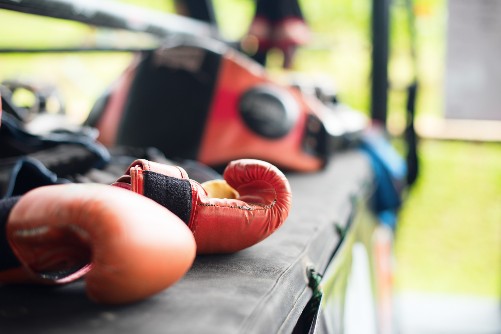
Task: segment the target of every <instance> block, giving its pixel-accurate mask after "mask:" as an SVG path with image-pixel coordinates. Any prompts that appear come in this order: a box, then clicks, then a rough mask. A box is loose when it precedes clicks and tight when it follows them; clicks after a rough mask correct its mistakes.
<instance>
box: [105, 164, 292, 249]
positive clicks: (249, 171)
mask: <svg viewBox="0 0 501 334" xmlns="http://www.w3.org/2000/svg"><path fill="white" fill-rule="evenodd" d="M223 177H224V180H211V181H208V182H204V183H202V184H200V183H198V182H196V181H194V180H191V179H189V176H188V174H187V173H186V171H185V170H184V169H183V168H181V167H177V166H169V165H162V164H158V163H154V162H150V161H147V160H136V161H135V162H133V163H132V165H131V166H130V167H129V168H128V170H127V172H126V175H124V176H122V177H121V178H119V179H118V180H117V182H115V183H114V185H115V186H118V187H122V188H125V189H130V190H132V191H133V192H136V193H138V194H142V195H144V196H146V197H149V198H151V199H153V200H154V201H156V202H158V203H160V204H162V205H163V206H165V207H166V208H168V209H169V210H171V211H172V212H173V213H175V214H176V215H177V216H178V217H179V218H181V219H182V220H183V221H184V222H185V223H186V224H187V225H188V227H189V228H190V229H191V231H192V232H193V235H194V236H195V241H196V244H197V253H198V254H213V253H232V252H236V251H239V250H242V249H244V248H247V247H250V246H252V245H254V244H256V243H258V242H260V241H261V240H263V239H264V238H266V237H268V236H269V235H270V234H272V233H273V232H274V231H275V230H276V229H277V228H279V227H280V226H281V225H282V223H283V222H284V221H285V219H286V218H287V215H288V213H289V209H290V206H291V190H290V186H289V183H288V181H287V179H286V177H285V176H284V174H283V173H282V172H281V171H280V170H279V169H278V168H277V167H275V166H273V165H272V164H270V163H268V162H264V161H261V160H253V159H242V160H236V161H232V162H230V163H229V164H228V166H227V167H226V169H225V170H224V174H223Z"/></svg>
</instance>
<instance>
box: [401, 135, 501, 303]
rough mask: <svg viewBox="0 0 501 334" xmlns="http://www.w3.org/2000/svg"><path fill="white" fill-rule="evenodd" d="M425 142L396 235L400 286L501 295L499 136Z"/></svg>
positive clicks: (500, 171) (500, 169) (437, 290)
mask: <svg viewBox="0 0 501 334" xmlns="http://www.w3.org/2000/svg"><path fill="white" fill-rule="evenodd" d="M420 147H421V153H422V155H421V159H422V171H421V176H420V179H419V181H418V183H417V184H416V186H415V188H413V189H412V191H411V193H410V195H409V197H408V201H407V202H406V203H405V205H404V208H403V210H402V212H401V217H400V221H401V222H400V225H399V228H398V233H397V238H396V254H397V283H398V285H397V286H398V288H399V289H400V290H418V291H433V292H450V293H465V294H477V295H486V296H497V297H501V284H500V283H501V143H496V144H487V143H484V144H481V143H465V142H437V141H423V142H422V143H421V146H420Z"/></svg>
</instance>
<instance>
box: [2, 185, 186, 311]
mask: <svg viewBox="0 0 501 334" xmlns="http://www.w3.org/2000/svg"><path fill="white" fill-rule="evenodd" d="M6 225H7V226H6V232H7V233H6V234H7V240H8V242H9V244H10V247H11V249H12V251H13V253H14V254H15V257H16V258H17V259H18V260H19V262H21V264H22V267H18V268H11V269H9V270H4V271H0V283H46V284H62V283H68V282H71V281H74V280H76V279H78V278H80V277H82V276H83V275H85V282H86V291H87V294H88V296H89V297H90V298H91V299H93V300H94V301H97V302H101V303H107V304H120V303H128V302H134V301H137V300H140V299H143V298H146V297H148V296H151V295H153V294H155V293H157V292H160V291H161V290H163V289H165V288H167V287H169V286H170V285H172V284H174V283H175V282H176V281H177V280H179V279H180V278H181V277H182V276H183V275H184V274H185V273H186V272H187V270H188V269H189V268H190V267H191V265H192V263H193V260H194V257H195V252H196V251H195V248H196V245H195V242H194V239H193V235H192V234H191V232H190V231H189V229H188V228H186V225H185V224H183V222H182V221H181V220H180V219H179V218H178V217H176V216H175V215H174V214H172V213H171V212H169V211H168V210H166V209H165V208H163V207H162V206H160V205H158V204H157V203H155V202H153V201H151V200H149V199H147V198H144V197H142V196H137V195H135V194H133V193H131V192H128V191H124V190H122V189H117V188H115V187H111V186H107V185H98V184H92V185H91V184H85V185H83V184H65V185H56V186H46V187H40V188H37V189H34V190H32V191H30V192H28V193H27V194H26V195H24V196H22V197H21V199H20V200H19V201H18V202H17V203H16V204H15V205H14V206H13V208H12V211H11V212H10V214H9V216H8V220H7V224H6ZM4 247H5V245H4Z"/></svg>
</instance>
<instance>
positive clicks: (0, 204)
mask: <svg viewBox="0 0 501 334" xmlns="http://www.w3.org/2000/svg"><path fill="white" fill-rule="evenodd" d="M19 199H20V197H10V198H7V199H3V200H0V271H2V270H7V269H12V268H15V267H18V266H19V265H20V263H19V261H18V260H17V258H16V256H15V255H14V253H13V252H12V249H11V248H10V245H9V242H8V241H7V231H6V226H7V221H8V218H9V214H10V212H11V211H12V208H13V207H14V205H15V204H16V203H17V202H18V201H19Z"/></svg>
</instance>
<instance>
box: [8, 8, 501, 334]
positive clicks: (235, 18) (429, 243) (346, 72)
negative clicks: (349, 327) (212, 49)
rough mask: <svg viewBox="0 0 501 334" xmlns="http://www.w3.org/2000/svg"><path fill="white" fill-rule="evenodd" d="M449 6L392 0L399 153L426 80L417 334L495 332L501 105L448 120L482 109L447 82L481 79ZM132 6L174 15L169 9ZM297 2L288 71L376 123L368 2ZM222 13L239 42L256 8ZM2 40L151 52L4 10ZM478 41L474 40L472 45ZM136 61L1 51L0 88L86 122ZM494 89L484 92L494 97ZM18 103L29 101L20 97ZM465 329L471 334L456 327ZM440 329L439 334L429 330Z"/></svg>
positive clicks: (500, 296)
mask: <svg viewBox="0 0 501 334" xmlns="http://www.w3.org/2000/svg"><path fill="white" fill-rule="evenodd" d="M451 1H452V2H451V3H448V2H447V1H445V0H415V1H413V2H408V1H405V0H394V1H393V2H392V3H391V14H390V22H391V24H390V54H389V59H390V60H389V79H390V90H389V100H388V101H389V106H388V129H389V131H390V133H391V134H392V135H393V136H394V138H395V141H394V143H395V146H396V147H400V148H401V147H402V142H401V137H402V133H403V131H404V128H405V126H406V98H407V91H406V88H407V86H408V85H409V84H410V83H412V81H413V80H414V78H415V76H417V79H418V82H419V91H418V97H417V106H416V108H417V109H416V129H417V132H418V135H419V137H420V141H419V146H418V150H419V151H418V152H419V158H420V174H419V178H418V180H417V182H416V184H415V185H414V186H413V187H412V188H411V189H409V191H408V193H407V194H406V201H405V204H404V206H403V208H402V210H401V212H400V214H399V223H398V226H397V230H396V238H395V254H396V257H395V268H396V272H395V273H396V274H395V284H396V290H397V296H398V297H399V298H398V300H400V301H401V304H400V307H397V309H398V310H399V311H400V312H402V317H401V319H402V320H401V321H403V322H405V323H404V324H403V326H404V327H405V326H407V324H410V325H408V326H414V327H413V328H414V332H415V333H420V332H421V333H426V332H427V331H428V332H437V333H439V332H442V331H440V328H441V327H440V326H442V328H445V329H448V330H449V332H457V333H460V332H461V333H463V332H464V333H499V330H500V327H497V326H499V323H500V322H501V320H500V319H501V312H500V305H501V304H500V302H499V301H500V300H501V128H500V126H499V123H500V122H501V106H499V105H498V106H497V117H498V118H497V120H496V119H495V118H496V115H494V116H493V117H491V119H486V118H489V117H485V116H479V117H474V116H473V117H470V119H469V120H464V119H461V120H460V119H459V118H455V117H450V115H447V108H448V107H450V106H451V105H458V104H459V105H461V104H463V103H464V104H468V105H481V101H480V100H479V99H478V97H477V96H473V95H467V94H462V93H461V92H458V93H455V91H454V87H456V88H457V85H456V86H454V85H451V83H450V82H447V78H448V77H449V78H452V79H451V80H455V81H452V83H455V82H457V80H458V79H457V78H458V76H459V77H465V80H470V79H471V80H475V78H476V77H475V72H474V71H470V72H468V73H467V68H466V67H462V68H463V69H464V72H465V73H464V75H463V73H462V70H461V68H459V71H458V70H457V69H458V67H457V66H456V67H453V66H452V67H448V66H450V64H451V63H453V62H454V61H455V59H456V58H455V56H454V52H459V53H461V52H463V51H461V50H458V49H454V48H451V49H450V51H449V52H450V53H449V54H448V53H447V50H448V49H447V45H448V40H449V43H451V40H452V39H451V37H450V36H449V37H448V33H449V32H450V30H448V29H450V27H451V22H452V17H451V6H450V5H451V4H452V3H453V2H454V1H456V3H457V2H458V1H459V2H460V0H451ZM486 1H487V2H489V6H490V7H489V8H491V10H493V11H494V13H493V12H492V11H491V12H490V13H489V11H485V9H484V11H483V12H481V13H480V14H482V13H483V14H482V15H483V16H481V18H482V20H483V21H482V22H485V20H486V17H487V16H489V14H490V15H491V16H493V15H494V16H495V15H497V17H500V15H501V11H500V10H501V1H497V0H486ZM126 2H128V3H134V4H138V5H141V6H146V7H150V8H154V9H158V10H161V11H166V12H171V13H172V12H174V5H173V2H172V1H171V0H141V1H140V0H128V1H126ZM463 2H464V1H463ZM300 3H301V6H302V8H303V11H304V14H305V18H306V20H307V22H308V24H309V26H310V28H311V30H312V40H311V41H310V42H309V43H308V44H307V45H305V46H303V47H301V48H300V49H299V51H298V54H297V57H296V59H295V63H294V67H293V69H292V70H293V71H295V72H300V73H305V74H308V75H310V76H312V77H315V78H319V79H321V80H325V81H326V82H327V83H328V84H329V85H332V86H334V87H336V89H337V92H338V96H339V98H340V100H341V101H342V102H344V103H346V104H348V105H350V106H351V107H353V108H355V109H358V110H360V111H361V112H363V113H366V114H369V112H370V104H371V100H370V83H371V81H370V75H371V66H372V65H371V50H372V44H371V31H370V30H371V13H372V8H371V5H372V2H371V1H367V0H337V1H332V0H315V1H306V0H303V1H300ZM497 4H499V5H497ZM409 5H410V6H411V13H412V15H409V10H408V7H407V6H409ZM214 7H215V13H216V18H217V21H218V24H219V26H220V28H221V31H222V33H223V35H224V36H225V37H227V38H228V39H230V40H238V39H240V38H241V37H242V36H243V35H244V34H245V33H246V32H247V30H248V27H249V24H250V22H251V20H252V16H253V14H254V2H253V1H251V0H231V1H228V0H225V1H223V0H214ZM456 9H457V8H456ZM496 13H497V14H496ZM458 15H459V14H458ZM498 21H499V20H498ZM454 22H455V29H459V28H461V27H463V28H464V29H470V28H471V29H474V28H475V27H474V26H472V27H469V26H468V25H467V24H471V22H469V23H467V22H466V21H463V22H461V20H460V21H459V22H458V21H454ZM493 25H494V26H493ZM499 27H500V25H499V24H498V25H496V23H492V22H491V26H487V27H484V29H488V31H489V29H490V30H492V29H494V30H495V29H498V30H496V31H497V32H498V33H501V29H499ZM0 31H1V34H0V48H3V49H8V48H35V47H40V48H44V47H67V46H76V47H79V46H85V45H111V46H117V47H128V46H130V45H134V46H136V47H137V46H148V45H150V43H151V40H150V38H149V37H148V36H146V35H144V36H141V35H138V34H131V33H127V32H117V31H111V30H107V29H96V28H93V27H89V26H86V25H83V24H79V23H76V22H67V21H62V20H57V19H49V18H43V17H37V16H33V15H27V14H22V13H15V12H10V11H5V10H0ZM489 36H490V38H493V37H494V40H492V43H491V42H490V41H491V40H490V39H487V41H488V42H487V44H493V45H494V46H497V49H493V50H497V57H498V58H499V55H500V54H501V45H499V40H500V39H499V36H500V35H499V34H497V35H495V34H491V35H488V36H486V38H488V37H489ZM496 36H497V40H496ZM465 38H467V37H465ZM471 43H473V41H466V42H465V45H471ZM449 45H450V44H449ZM413 46H414V47H415V50H414V52H415V53H413ZM459 53H458V54H459ZM494 55H495V53H494ZM473 59H475V58H473ZM130 60H131V55H130V54H129V53H127V52H107V53H102V52H85V53H40V54H29V53H0V81H3V80H6V79H20V78H21V79H29V80H31V79H34V80H42V81H44V82H47V83H50V84H52V85H54V86H55V87H57V89H58V90H59V91H60V93H61V96H62V99H63V101H64V104H65V107H66V110H67V112H68V114H69V116H70V117H71V118H72V120H73V121H75V122H81V121H83V120H84V119H85V118H86V116H87V114H88V113H89V111H90V109H91V107H92V105H93V103H94V101H95V100H96V99H97V97H98V96H99V95H100V94H101V93H102V92H103V91H104V90H105V89H106V87H107V86H108V85H110V84H111V83H112V82H113V80H114V79H115V78H117V76H118V75H119V74H120V73H121V71H122V70H123V69H124V68H125V67H126V66H127V65H128V64H129V62H130ZM268 60H269V61H268V64H267V67H268V69H269V71H270V73H271V74H277V75H280V73H281V72H282V71H283V69H282V68H281V66H280V64H281V54H279V53H278V52H277V53H276V54H273V53H272V54H271V55H270V56H269V59H268ZM473 61H476V60H473ZM482 61H485V59H483V58H481V57H479V58H478V62H482ZM498 66H499V64H498ZM499 67H500V68H501V66H499ZM448 70H449V71H451V70H455V71H454V72H448ZM500 73H501V72H500V70H499V69H496V67H494V68H492V72H490V75H493V76H497V77H495V78H494V79H495V80H497V81H492V82H499V83H501V81H500V80H501V77H500V76H499V74H500ZM452 74H454V75H455V77H454V76H453V75H452ZM488 74H489V73H488ZM449 89H450V90H449ZM493 89H494V90H495V89H496V87H494V88H493ZM497 89H499V86H498V87H497ZM489 92H490V90H488V89H487V90H486V94H488V93H489ZM491 93H492V92H491ZM447 94H449V95H447ZM446 96H451V98H453V99H454V101H453V102H454V103H455V104H454V103H451V102H448V101H446ZM18 98H19V99H21V100H22V99H23V96H20V97H18ZM25 98H26V97H25ZM486 98H487V97H486ZM475 99H477V100H475ZM481 99H482V98H481ZM473 109H475V108H473ZM473 114H475V113H474V112H473ZM410 314H412V316H411V315H410ZM434 319H437V320H434ZM462 321H463V323H469V324H475V327H467V326H468V325H464V324H463V325H460V323H462ZM426 323H428V324H429V325H426ZM426 326H431V327H429V328H428V327H426ZM433 326H437V327H436V328H439V329H437V331H433V330H434V327H433ZM465 326H466V327H465ZM409 328H411V327H409ZM416 328H417V329H416ZM445 329H444V331H443V332H445ZM403 332H405V331H403ZM408 332H409V333H410V332H412V330H409V331H408Z"/></svg>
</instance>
